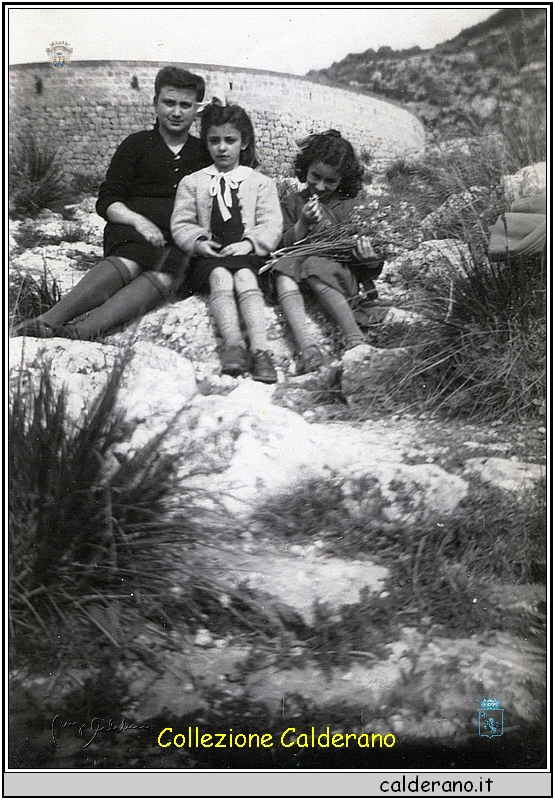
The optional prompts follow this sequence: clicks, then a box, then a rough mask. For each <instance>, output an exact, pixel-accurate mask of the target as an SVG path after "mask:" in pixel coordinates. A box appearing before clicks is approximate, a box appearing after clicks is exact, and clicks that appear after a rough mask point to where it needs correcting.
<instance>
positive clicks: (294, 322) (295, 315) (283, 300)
mask: <svg viewBox="0 0 555 800" xmlns="http://www.w3.org/2000/svg"><path fill="white" fill-rule="evenodd" d="M278 301H279V304H280V306H281V307H282V309H283V313H284V314H285V319H286V320H287V322H288V324H289V327H290V328H291V331H292V333H293V337H294V339H295V343H296V345H297V347H298V348H299V350H304V349H305V348H306V347H308V345H310V344H313V340H312V336H311V335H310V334H309V332H308V327H307V324H306V313H305V307H304V299H303V296H302V294H301V293H300V291H299V290H298V289H290V290H288V291H285V292H278Z"/></svg>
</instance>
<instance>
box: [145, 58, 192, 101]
mask: <svg viewBox="0 0 555 800" xmlns="http://www.w3.org/2000/svg"><path fill="white" fill-rule="evenodd" d="M164 86H174V87H175V88H176V89H192V90H193V91H194V92H196V98H197V102H198V103H200V101H201V100H203V99H204V78H201V77H200V75H194V74H193V73H192V72H189V71H188V70H186V69H181V67H163V68H162V69H161V70H160V71H159V72H158V73H157V75H156V78H155V79H154V99H155V100H156V98H157V97H158V95H159V94H160V92H161V91H162V89H163V88H164Z"/></svg>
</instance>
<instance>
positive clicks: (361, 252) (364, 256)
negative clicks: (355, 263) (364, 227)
mask: <svg viewBox="0 0 555 800" xmlns="http://www.w3.org/2000/svg"><path fill="white" fill-rule="evenodd" d="M353 252H354V255H355V256H356V258H358V260H359V261H369V260H370V259H371V258H377V254H376V251H375V250H374V248H373V247H372V241H371V239H370V237H369V236H361V237H360V239H359V240H358V241H357V243H356V246H355V248H354V251H353Z"/></svg>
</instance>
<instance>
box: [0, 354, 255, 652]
mask: <svg viewBox="0 0 555 800" xmlns="http://www.w3.org/2000/svg"><path fill="white" fill-rule="evenodd" d="M124 367H125V362H122V363H121V364H120V365H118V366H117V367H116V368H115V369H114V371H113V373H112V375H111V377H110V379H109V380H108V383H107V385H106V387H105V389H104V390H103V391H102V392H101V393H100V395H99V396H98V397H97V398H96V400H95V401H94V402H93V403H92V404H91V406H90V410H89V411H88V412H87V413H86V414H85V415H84V416H83V418H82V419H81V420H80V421H79V423H78V424H76V425H75V424H73V425H71V424H70V422H69V420H68V415H67V402H66V395H65V392H64V391H63V390H62V391H61V392H56V391H55V390H54V389H53V386H52V381H51V379H50V377H49V372H48V370H45V371H44V372H43V374H42V377H41V380H40V383H39V384H38V386H37V387H36V389H35V390H34V391H33V392H32V393H31V394H30V396H29V397H27V398H25V397H24V391H23V389H22V388H21V387H19V388H18V389H17V390H16V391H15V393H14V395H13V398H12V401H11V407H10V412H9V423H8V435H9V442H10V447H9V467H10V469H9V531H8V535H9V542H10V627H11V631H12V634H13V642H14V645H15V648H16V651H17V652H18V653H19V654H20V655H24V654H27V655H30V654H32V653H33V652H35V651H37V649H38V650H39V652H40V653H41V654H42V655H44V656H45V658H47V659H50V660H52V659H54V660H55V659H58V660H59V659H61V660H63V658H64V657H68V655H67V654H68V653H70V656H69V657H70V658H75V657H77V656H76V653H78V652H81V653H83V652H85V651H86V652H88V651H90V648H91V647H93V644H94V641H95V636H96V637H97V638H98V637H99V638H100V640H101V641H102V642H104V643H105V644H106V643H108V642H109V643H110V644H112V645H116V646H118V647H119V648H121V647H123V646H124V645H129V644H130V642H131V641H132V640H134V638H136V635H137V633H138V632H141V631H143V630H144V629H145V626H146V627H149V626H150V628H151V638H152V639H153V640H163V638H164V630H165V628H166V627H167V626H171V625H172V624H173V623H174V622H175V621H176V620H179V621H181V622H182V623H184V624H185V625H186V624H187V623H188V622H189V623H191V624H193V627H194V625H195V622H196V621H199V620H200V621H201V622H202V624H203V625H207V624H210V619H211V618H212V619H215V620H216V623H217V624H218V625H221V621H222V618H233V619H234V620H235V622H236V624H237V620H238V619H242V620H246V624H247V627H249V626H250V628H251V629H252V628H256V619H257V614H258V611H257V608H258V607H257V606H256V604H255V603H252V605H251V604H250V603H249V598H247V597H246V596H245V595H244V593H240V592H234V591H233V590H229V589H228V588H227V587H226V586H225V585H223V584H222V583H221V582H218V581H217V580H214V579H213V577H212V576H211V575H210V574H209V572H208V571H206V570H203V568H202V565H199V564H198V563H196V562H194V561H193V556H192V555H191V546H192V544H193V543H194V541H195V539H196V537H197V536H198V535H199V534H200V533H201V532H202V534H203V535H206V533H207V532H208V531H211V532H212V533H214V532H216V531H217V530H218V529H219V528H218V524H219V523H218V518H217V515H216V514H213V515H210V513H209V512H208V511H206V510H205V509H199V507H198V505H195V503H194V499H195V498H197V496H198V493H199V491H200V490H198V489H196V490H187V487H186V486H184V485H183V481H182V479H180V481H179V482H178V478H177V474H176V470H175V458H174V457H170V456H169V455H167V454H166V455H163V454H161V452H160V445H161V442H162V440H163V438H164V437H165V436H167V435H168V433H169V431H170V430H171V426H168V428H167V429H166V430H165V431H163V432H162V433H161V434H160V435H158V436H156V437H154V438H153V439H152V440H151V441H150V442H148V443H147V444H146V445H144V446H143V447H141V448H140V449H138V450H137V451H136V452H135V453H133V454H129V455H128V454H122V453H121V452H119V451H118V449H117V447H116V446H117V445H118V444H119V443H121V442H125V441H126V439H127V438H128V436H129V430H128V429H127V426H126V424H125V423H124V421H123V419H122V416H121V414H119V413H117V412H116V399H117V394H118V387H119V385H120V381H121V377H122V373H123V370H124ZM114 448H116V449H114ZM120 449H121V448H120ZM191 455H192V450H191ZM220 525H221V522H220ZM224 595H225V597H226V598H227V599H225V603H224V602H223V601H221V597H222V596H224ZM262 616H263V615H262ZM253 619H254V621H253ZM153 625H154V627H152V626H153ZM80 647H81V648H82V649H81V650H79V648H80Z"/></svg>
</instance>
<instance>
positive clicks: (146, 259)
mask: <svg viewBox="0 0 555 800" xmlns="http://www.w3.org/2000/svg"><path fill="white" fill-rule="evenodd" d="M173 204H174V201H173V198H169V197H132V198H129V199H128V200H126V203H125V205H126V206H127V207H128V208H129V209H131V211H136V212H137V213H138V214H142V215H143V217H146V218H147V219H149V220H150V221H151V222H154V224H155V225H157V226H158V227H159V228H160V230H161V231H162V233H163V234H164V238H165V239H166V242H167V243H168V246H169V247H165V248H160V247H155V246H154V245H153V244H150V242H147V241H146V239H145V238H144V236H142V235H141V234H140V233H139V232H138V231H136V230H135V228H134V227H133V226H132V225H121V224H120V223H117V222H107V223H106V227H105V228H104V257H105V258H106V257H107V256H120V257H121V258H130V259H131V260H132V261H135V262H136V263H137V264H140V266H141V267H143V269H146V270H154V271H156V272H165V273H166V274H168V275H174V276H180V275H181V274H182V273H184V272H185V269H186V266H187V261H188V259H187V256H186V255H184V253H182V252H181V250H179V249H178V248H177V247H176V246H175V245H174V244H173V240H172V237H171V231H170V220H171V215H172V211H173Z"/></svg>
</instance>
